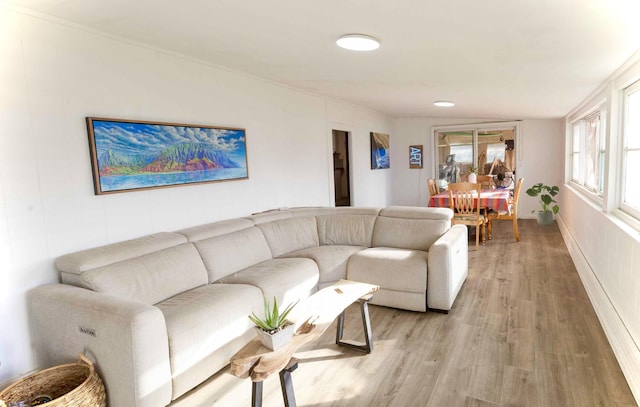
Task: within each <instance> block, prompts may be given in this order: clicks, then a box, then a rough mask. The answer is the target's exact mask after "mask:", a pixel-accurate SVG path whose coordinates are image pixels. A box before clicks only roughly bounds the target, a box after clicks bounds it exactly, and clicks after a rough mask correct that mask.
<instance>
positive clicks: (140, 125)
mask: <svg viewBox="0 0 640 407" xmlns="http://www.w3.org/2000/svg"><path fill="white" fill-rule="evenodd" d="M87 130H88V133H89V148H90V153H91V165H92V170H93V183H94V190H95V193H96V195H102V194H111V193H118V192H128V191H139V190H147V189H153V188H164V187H175V186H181V185H192V184H202V183H207V182H218V181H230V180H239V179H247V178H249V172H248V168H247V146H246V139H245V130H244V129H239V128H231V127H214V126H200V125H190V124H176V123H160V122H147V121H130V120H118V119H104V118H97V117H87Z"/></svg>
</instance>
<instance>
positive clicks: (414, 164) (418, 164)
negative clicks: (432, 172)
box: [409, 145, 422, 168]
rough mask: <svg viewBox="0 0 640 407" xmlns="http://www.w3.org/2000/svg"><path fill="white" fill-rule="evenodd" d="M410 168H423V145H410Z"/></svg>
mask: <svg viewBox="0 0 640 407" xmlns="http://www.w3.org/2000/svg"><path fill="white" fill-rule="evenodd" d="M409 168H422V146H421V145H420V146H409Z"/></svg>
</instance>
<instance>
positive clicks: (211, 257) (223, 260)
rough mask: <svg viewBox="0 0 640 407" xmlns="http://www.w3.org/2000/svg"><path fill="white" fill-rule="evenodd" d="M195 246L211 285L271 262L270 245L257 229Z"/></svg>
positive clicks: (212, 239) (242, 231) (206, 241)
mask: <svg viewBox="0 0 640 407" xmlns="http://www.w3.org/2000/svg"><path fill="white" fill-rule="evenodd" d="M194 244H195V246H196V248H197V249H198V251H199V252H200V255H201V256H202V261H204V264H205V266H206V268H207V273H208V275H209V282H214V281H217V280H219V279H221V278H223V277H225V276H228V275H229V274H233V273H235V272H237V271H240V270H243V269H245V268H247V267H249V266H252V265H254V264H256V263H260V262H261V261H264V260H268V259H270V258H271V250H270V249H269V245H268V244H267V241H266V240H265V238H264V235H263V234H262V232H261V231H260V230H259V229H258V228H257V227H255V226H253V227H251V228H249V229H243V230H239V231H237V232H233V233H229V234H226V235H222V236H216V237H212V238H209V239H204V240H200V241H198V242H195V243H194Z"/></svg>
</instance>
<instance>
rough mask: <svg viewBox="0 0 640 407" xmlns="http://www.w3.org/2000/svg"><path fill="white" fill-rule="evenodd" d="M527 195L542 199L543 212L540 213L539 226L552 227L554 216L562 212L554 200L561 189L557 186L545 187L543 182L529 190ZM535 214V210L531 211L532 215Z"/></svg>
mask: <svg viewBox="0 0 640 407" xmlns="http://www.w3.org/2000/svg"><path fill="white" fill-rule="evenodd" d="M526 192H527V195H529V196H533V197H537V196H539V197H540V205H541V206H542V210H540V211H538V224H540V225H550V224H551V223H553V215H555V214H557V213H558V212H559V211H560V207H559V206H558V204H557V202H556V201H555V200H554V199H553V197H554V196H556V195H558V192H560V188H558V187H557V186H555V185H553V186H549V185H545V184H543V183H542V182H539V183H537V184H535V185H534V186H532V187H531V188H529V189H527V191H526ZM533 212H535V210H533V211H531V213H533Z"/></svg>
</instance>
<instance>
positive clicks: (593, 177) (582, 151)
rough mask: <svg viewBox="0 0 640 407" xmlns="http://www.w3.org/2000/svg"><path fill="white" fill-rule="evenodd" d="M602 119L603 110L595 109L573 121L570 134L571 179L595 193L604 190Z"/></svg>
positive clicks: (600, 192)
mask: <svg viewBox="0 0 640 407" xmlns="http://www.w3.org/2000/svg"><path fill="white" fill-rule="evenodd" d="M603 121H604V112H603V111H602V110H596V111H595V112H593V113H591V114H589V115H588V116H585V117H583V118H581V119H579V120H577V121H576V122H574V123H573V126H572V134H571V137H572V143H571V144H572V148H571V157H570V159H571V180H572V181H573V182H575V183H577V184H579V185H581V186H582V187H584V188H585V189H587V190H588V191H589V192H592V193H594V194H596V195H602V192H603V190H604V182H603V181H604V160H605V156H606V155H605V153H606V151H605V143H604V141H605V140H604V137H602V134H601V133H602V128H603V125H602V122H603Z"/></svg>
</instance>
